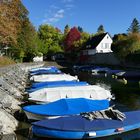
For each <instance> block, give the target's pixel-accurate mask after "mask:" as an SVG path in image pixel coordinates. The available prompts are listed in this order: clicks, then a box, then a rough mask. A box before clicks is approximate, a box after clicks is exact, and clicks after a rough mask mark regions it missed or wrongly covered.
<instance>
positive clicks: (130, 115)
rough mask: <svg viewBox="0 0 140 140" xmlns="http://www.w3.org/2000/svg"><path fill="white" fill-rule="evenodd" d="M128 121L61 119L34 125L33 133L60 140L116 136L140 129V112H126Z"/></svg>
mask: <svg viewBox="0 0 140 140" xmlns="http://www.w3.org/2000/svg"><path fill="white" fill-rule="evenodd" d="M124 114H125V116H126V119H124V121H120V120H110V119H96V120H93V121H90V120H88V119H85V118H83V117H82V116H69V117H60V118H56V119H51V120H41V121H38V122H34V123H32V125H33V127H32V132H33V134H34V135H36V136H39V137H50V138H59V139H90V138H98V137H105V136H110V135H116V134H120V133H123V132H127V131H131V130H134V129H138V128H140V111H132V112H124Z"/></svg>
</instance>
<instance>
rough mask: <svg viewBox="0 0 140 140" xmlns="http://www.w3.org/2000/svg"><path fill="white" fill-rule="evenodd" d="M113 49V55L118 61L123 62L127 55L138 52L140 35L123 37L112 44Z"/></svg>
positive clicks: (139, 49)
mask: <svg viewBox="0 0 140 140" xmlns="http://www.w3.org/2000/svg"><path fill="white" fill-rule="evenodd" d="M113 48H114V50H113V51H114V53H115V54H116V55H117V56H118V57H119V58H120V59H122V60H125V58H126V57H127V56H128V55H129V54H134V53H135V52H137V51H140V35H139V34H136V33H135V34H130V35H129V36H125V37H124V38H123V39H121V40H118V41H117V42H115V43H113Z"/></svg>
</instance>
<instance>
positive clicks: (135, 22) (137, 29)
mask: <svg viewBox="0 0 140 140" xmlns="http://www.w3.org/2000/svg"><path fill="white" fill-rule="evenodd" d="M127 31H128V33H139V32H140V25H139V22H138V20H137V19H136V18H134V19H133V21H132V23H131V25H130V27H129V28H128V30H127Z"/></svg>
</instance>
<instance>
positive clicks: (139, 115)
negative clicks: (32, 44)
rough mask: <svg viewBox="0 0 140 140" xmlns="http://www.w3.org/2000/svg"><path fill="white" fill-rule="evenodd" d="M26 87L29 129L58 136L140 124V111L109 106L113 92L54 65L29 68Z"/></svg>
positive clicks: (108, 131) (100, 134) (94, 135)
mask: <svg viewBox="0 0 140 140" xmlns="http://www.w3.org/2000/svg"><path fill="white" fill-rule="evenodd" d="M29 80H30V83H31V85H30V87H28V88H27V89H26V92H27V93H28V94H29V98H28V100H29V101H30V102H33V103H34V104H33V105H28V106H24V107H23V110H24V112H25V113H26V115H27V117H28V119H29V120H31V121H33V122H32V133H33V135H35V136H39V137H50V138H60V139H85V138H97V137H104V136H108V135H114V134H119V133H120V132H125V131H129V130H133V129H137V128H139V127H140V111H132V112H120V111H119V110H117V109H114V108H113V107H111V106H110V101H111V100H112V98H113V96H112V94H111V92H110V91H109V90H106V89H104V88H102V87H100V86H98V85H90V84H89V83H87V82H84V81H79V79H78V77H77V76H71V75H69V74H65V73H63V72H61V71H60V70H59V69H58V68H56V67H54V66H49V67H39V68H34V69H31V70H30V71H29Z"/></svg>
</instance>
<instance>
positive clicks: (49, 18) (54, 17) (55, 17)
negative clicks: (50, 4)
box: [42, 9, 65, 23]
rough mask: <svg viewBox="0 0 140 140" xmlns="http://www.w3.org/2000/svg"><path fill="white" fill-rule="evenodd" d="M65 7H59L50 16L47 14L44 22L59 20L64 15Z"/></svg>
mask: <svg viewBox="0 0 140 140" xmlns="http://www.w3.org/2000/svg"><path fill="white" fill-rule="evenodd" d="M64 12H65V10H64V9H59V10H57V11H56V12H55V13H53V14H52V15H50V16H47V15H45V19H44V20H43V21H42V22H43V23H54V22H57V21H59V20H60V19H62V18H63V17H64Z"/></svg>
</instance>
